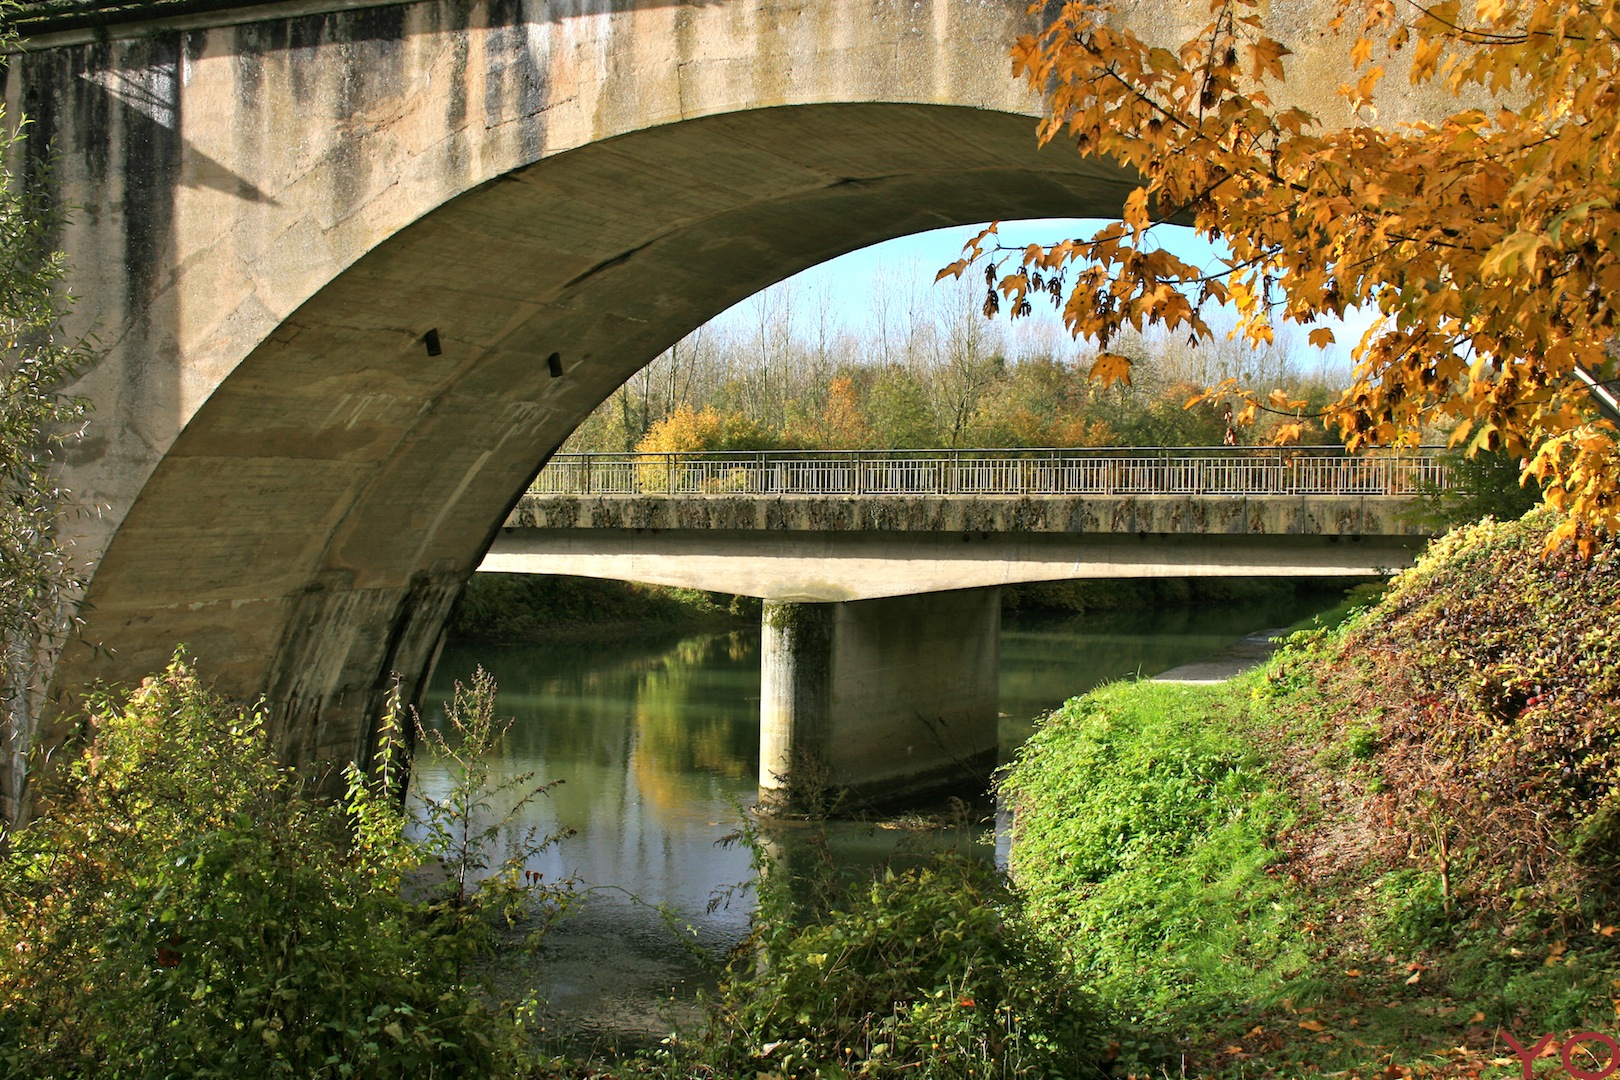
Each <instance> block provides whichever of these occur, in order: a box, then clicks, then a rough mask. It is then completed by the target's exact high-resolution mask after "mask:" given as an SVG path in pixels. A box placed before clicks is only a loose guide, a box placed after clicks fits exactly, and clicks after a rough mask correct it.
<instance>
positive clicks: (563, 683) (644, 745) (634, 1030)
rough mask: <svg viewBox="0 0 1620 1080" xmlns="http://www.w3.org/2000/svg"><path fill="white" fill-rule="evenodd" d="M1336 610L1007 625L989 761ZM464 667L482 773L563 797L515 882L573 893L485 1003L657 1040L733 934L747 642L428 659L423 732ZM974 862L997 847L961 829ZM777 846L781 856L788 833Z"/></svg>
mask: <svg viewBox="0 0 1620 1080" xmlns="http://www.w3.org/2000/svg"><path fill="white" fill-rule="evenodd" d="M1335 599H1336V598H1334V597H1331V596H1329V597H1322V596H1316V597H1309V596H1306V597H1299V598H1290V599H1287V600H1281V601H1269V602H1260V603H1240V604H1224V605H1209V606H1200V607H1181V608H1175V609H1163V610H1139V611H1110V612H1093V613H1088V614H1086V615H1083V616H1053V615H1037V614H1030V613H1017V612H1011V613H1007V614H1006V615H1005V616H1004V618H1003V621H1002V632H1001V696H1000V700H1001V713H1002V720H1001V743H1002V757H1003V760H1005V759H1006V758H1007V757H1008V756H1009V755H1010V754H1011V753H1012V752H1013V751H1015V750H1016V748H1017V746H1018V744H1019V743H1020V742H1022V740H1023V739H1024V738H1025V737H1026V736H1027V735H1028V734H1029V731H1030V730H1031V727H1032V725H1033V723H1034V719H1033V718H1034V717H1036V716H1037V715H1039V714H1041V713H1044V712H1045V711H1046V710H1048V709H1051V708H1053V707H1055V706H1056V705H1058V704H1060V703H1062V702H1063V701H1064V700H1065V699H1067V698H1069V697H1072V696H1074V695H1076V694H1079V693H1083V692H1084V691H1086V690H1088V689H1090V688H1091V687H1093V686H1096V685H1098V684H1099V683H1102V682H1106V681H1109V680H1113V679H1119V678H1134V677H1137V676H1138V675H1140V676H1143V677H1146V676H1151V675H1154V674H1157V673H1159V672H1162V671H1165V670H1168V669H1169V668H1172V667H1175V666H1177V665H1180V664H1183V663H1186V662H1188V661H1191V660H1195V659H1198V658H1200V657H1203V656H1206V655H1208V654H1209V653H1211V652H1215V651H1216V650H1219V649H1221V648H1224V647H1225V646H1227V645H1229V644H1230V643H1232V642H1233V641H1235V640H1237V639H1238V638H1241V637H1243V636H1244V635H1246V634H1249V633H1252V632H1254V631H1257V630H1264V629H1269V628H1273V627H1281V626H1286V625H1289V624H1291V623H1293V622H1296V621H1298V620H1300V619H1303V618H1306V617H1308V616H1309V615H1311V614H1312V613H1313V612H1315V611H1317V610H1320V609H1322V608H1324V607H1326V606H1328V605H1329V604H1331V603H1332V602H1334V600H1335ZM479 664H482V665H483V667H484V668H486V669H487V670H488V671H489V672H490V673H491V674H492V675H493V676H494V678H495V681H496V683H497V685H498V687H499V695H500V696H499V711H500V713H501V714H502V715H503V716H511V717H514V718H515V722H514V723H513V725H512V728H511V731H510V733H509V736H508V739H507V742H506V745H505V747H504V750H503V753H502V756H501V758H500V760H499V761H498V762H497V763H496V768H497V771H498V773H500V774H502V775H507V774H511V773H519V772H534V773H535V774H536V777H537V779H538V780H561V781H563V783H562V784H561V785H559V786H557V787H556V788H554V789H553V790H552V791H551V792H550V793H549V794H548V795H547V796H546V797H544V798H543V799H541V800H540V801H539V802H538V804H537V805H536V807H535V812H534V814H533V815H531V817H530V818H529V819H528V820H527V821H526V822H524V823H523V824H533V825H537V826H539V827H540V828H541V829H542V830H544V831H545V832H546V833H550V832H554V831H556V830H558V829H561V828H568V829H572V830H573V834H572V835H571V836H569V837H567V838H566V839H563V840H560V841H558V842H557V843H556V844H554V845H553V846H552V847H551V848H550V849H549V850H548V851H546V852H545V853H544V854H543V855H542V856H541V857H539V858H537V859H535V860H533V861H531V862H530V863H529V864H528V868H529V869H531V870H537V871H539V872H541V873H542V874H544V875H545V877H546V879H547V880H549V881H553V882H556V881H562V880H564V879H567V880H571V881H573V882H574V883H575V884H576V886H577V887H578V888H580V889H583V890H589V892H588V895H586V896H585V898H584V900H583V901H582V902H581V903H580V904H578V905H577V907H576V909H575V911H574V913H573V914H571V915H570V916H569V917H568V918H567V919H565V920H564V921H563V922H561V923H560V924H559V925H558V926H556V927H554V928H553V929H552V930H551V931H550V933H549V934H548V935H547V937H546V944H545V946H544V947H543V949H542V950H541V951H540V952H539V953H538V954H528V953H521V952H517V951H514V952H513V953H512V954H510V955H508V956H503V957H501V958H499V959H498V960H497V962H496V963H495V964H494V965H493V969H492V975H493V981H494V983H495V984H496V989H497V991H498V992H500V993H501V994H503V996H513V997H519V996H522V995H523V994H525V993H527V992H530V991H533V992H535V993H537V994H538V995H539V997H540V998H541V1000H542V1001H543V1002H544V1013H545V1016H546V1022H547V1024H548V1027H549V1029H550V1032H549V1033H548V1034H555V1036H556V1045H557V1046H559V1047H561V1048H566V1049H568V1050H570V1051H571V1052H574V1053H589V1052H591V1051H593V1050H607V1049H609V1048H612V1049H625V1048H627V1047H631V1046H635V1045H645V1044H647V1043H649V1042H656V1040H657V1038H658V1037H659V1036H660V1035H662V1034H664V1033H666V1032H667V1031H669V1030H670V1027H671V1026H672V1024H674V1023H676V1022H679V1021H682V1020H687V1019H690V1018H691V1017H692V1016H693V1015H694V1008H693V1005H692V1001H693V998H694V996H695V994H696V993H697V992H698V991H699V989H701V988H702V987H704V986H706V985H710V984H711V981H712V977H711V976H709V975H708V974H706V970H707V969H706V966H705V964H704V962H703V961H702V959H701V958H700V953H699V951H701V952H702V953H705V954H707V955H710V956H716V957H718V956H723V954H724V953H725V952H726V950H727V949H729V948H730V947H731V946H733V945H734V944H736V943H737V942H738V941H739V940H740V939H741V938H742V937H743V935H744V934H745V933H746V931H747V928H748V918H749V912H750V906H751V905H750V899H749V896H748V894H746V892H740V893H738V894H736V895H734V896H732V898H731V899H730V902H729V903H726V902H723V901H722V902H719V903H718V904H716V900H717V899H718V898H721V897H723V895H724V890H726V889H727V887H728V886H739V885H742V884H743V883H745V882H746V881H747V880H748V878H749V873H750V871H749V853H748V852H747V851H746V850H743V849H741V848H739V847H736V846H728V845H725V844H722V843H720V841H721V840H722V838H724V837H725V836H727V835H728V834H730V833H731V832H733V831H734V829H735V828H736V825H737V822H738V820H739V812H740V808H743V807H746V806H748V805H750V804H751V803H752V802H753V801H754V799H755V795H756V779H755V778H756V775H757V768H758V750H759V739H758V731H757V726H758V713H759V632H758V630H749V631H734V632H731V633H721V634H703V635H696V636H688V637H671V636H668V635H665V636H661V637H648V638H645V639H641V640H633V641H616V642H610V643H600V642H597V643H591V644H581V645H558V644H548V645H529V646H489V645H479V646H476V647H466V646H457V645H455V644H454V643H452V644H451V645H450V646H449V647H447V648H446V649H445V652H444V655H443V656H442V657H441V659H440V661H439V664H438V667H437V669H436V673H435V676H434V681H433V686H432V689H431V691H430V693H429V695H428V707H427V709H426V711H425V719H426V720H427V722H428V723H429V724H430V725H432V724H435V723H439V722H442V716H443V713H442V708H441V707H440V703H441V702H442V701H443V699H444V698H446V697H447V696H448V695H449V693H450V690H451V686H452V685H453V683H454V681H455V680H457V679H460V680H463V681H465V680H466V679H467V677H468V676H469V674H470V673H471V672H472V670H473V668H474V666H475V665H479ZM412 783H413V784H414V785H415V786H416V788H417V790H419V791H428V792H436V791H442V790H443V789H444V787H445V786H446V784H447V783H448V779H447V773H446V771H445V769H444V766H443V765H442V764H441V763H439V762H437V761H435V760H433V759H432V758H430V757H428V756H427V755H425V754H424V755H422V757H421V758H419V760H418V761H417V763H416V769H415V774H414V777H413V780H412ZM973 832H974V838H973V842H975V843H978V844H981V845H983V848H984V850H985V853H986V857H990V856H991V854H992V853H993V852H994V845H995V833H994V830H993V829H992V827H991V824H990V823H989V822H988V821H986V822H985V823H983V824H980V825H977V826H975V827H974V829H973ZM787 834H788V835H787V837H786V842H787V843H789V844H791V830H787ZM902 835H904V834H903V833H901V832H898V831H896V830H892V829H880V828H874V827H872V826H869V825H857V824H847V825H841V826H839V827H838V828H837V829H836V830H835V831H834V835H833V841H834V844H835V848H836V850H837V852H838V855H839V857H840V858H841V859H843V860H845V861H848V862H850V863H854V864H859V863H863V862H867V861H876V860H877V859H880V858H882V857H883V856H884V855H885V854H886V853H887V852H888V851H890V850H891V849H892V848H893V846H894V844H895V843H896V838H897V837H898V836H902Z"/></svg>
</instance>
